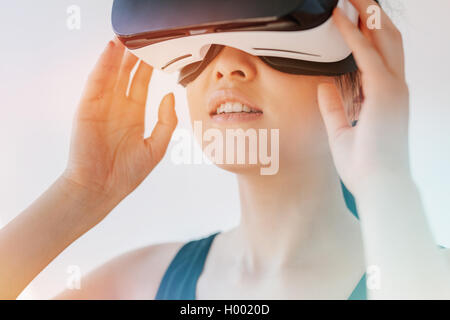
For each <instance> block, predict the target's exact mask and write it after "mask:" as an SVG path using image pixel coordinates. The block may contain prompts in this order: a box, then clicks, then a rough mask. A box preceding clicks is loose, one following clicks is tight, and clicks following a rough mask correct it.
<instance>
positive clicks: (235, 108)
mask: <svg viewBox="0 0 450 320" xmlns="http://www.w3.org/2000/svg"><path fill="white" fill-rule="evenodd" d="M216 112H217V114H221V113H233V112H236V113H238V112H248V113H250V112H255V111H252V109H250V107H248V106H246V105H243V104H242V103H239V102H226V103H222V104H221V105H220V107H218V108H217V111H216Z"/></svg>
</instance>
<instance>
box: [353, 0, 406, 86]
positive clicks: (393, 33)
mask: <svg viewBox="0 0 450 320" xmlns="http://www.w3.org/2000/svg"><path fill="white" fill-rule="evenodd" d="M350 1H351V2H352V3H353V5H354V6H355V8H356V9H357V10H358V11H359V15H360V17H361V22H362V23H361V31H362V33H363V34H364V35H365V36H366V38H368V39H370V40H371V41H372V43H373V45H374V47H375V48H376V50H377V51H378V52H379V54H380V55H381V57H382V59H383V61H384V63H385V65H386V66H387V68H388V69H389V70H391V71H392V72H393V73H394V74H396V75H397V76H399V77H402V78H404V76H405V67H404V65H405V63H404V50H403V40H402V36H401V33H400V31H399V30H398V29H397V27H396V26H395V25H394V23H393V22H392V20H391V19H390V18H389V16H388V15H387V14H386V12H385V11H384V10H383V9H382V8H381V7H380V6H379V5H378V4H377V3H376V2H375V1H373V0H350ZM372 6H373V8H376V11H373V10H368V9H369V8H370V7H372ZM378 14H379V16H380V23H381V26H380V27H379V28H369V26H368V24H369V22H370V21H371V20H373V19H374V18H376V15H378Z"/></svg>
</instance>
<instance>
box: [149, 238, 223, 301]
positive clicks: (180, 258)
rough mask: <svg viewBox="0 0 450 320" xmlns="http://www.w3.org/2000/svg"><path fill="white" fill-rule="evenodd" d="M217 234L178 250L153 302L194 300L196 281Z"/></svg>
mask: <svg viewBox="0 0 450 320" xmlns="http://www.w3.org/2000/svg"><path fill="white" fill-rule="evenodd" d="M217 234H219V232H216V233H213V234H211V235H209V236H208V237H205V238H202V239H197V240H192V241H189V242H188V243H186V244H184V245H183V246H182V247H181V248H180V250H178V252H177V254H176V255H175V257H174V258H173V260H172V261H171V263H170V265H169V267H168V268H167V270H166V272H165V274H164V276H163V278H162V280H161V283H160V285H159V288H158V292H157V293H156V296H155V300H195V298H196V296H195V293H196V287H197V280H198V278H199V277H200V274H201V273H202V271H203V267H204V264H205V261H206V257H207V255H208V252H209V248H210V246H211V243H212V241H213V240H214V237H215V236H216V235H217Z"/></svg>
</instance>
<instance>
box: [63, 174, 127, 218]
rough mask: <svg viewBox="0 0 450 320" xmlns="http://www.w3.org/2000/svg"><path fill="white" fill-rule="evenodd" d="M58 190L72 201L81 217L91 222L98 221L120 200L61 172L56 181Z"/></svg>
mask: <svg viewBox="0 0 450 320" xmlns="http://www.w3.org/2000/svg"><path fill="white" fill-rule="evenodd" d="M56 186H57V189H58V191H59V192H61V193H62V194H63V196H64V197H65V198H66V199H68V201H70V202H72V203H73V205H74V206H75V207H76V209H77V211H78V212H80V215H82V217H81V218H83V220H84V219H85V220H86V221H88V222H91V223H94V224H96V223H98V222H99V221H100V220H102V219H103V218H104V217H105V216H106V215H107V214H108V213H109V212H110V211H111V210H112V209H114V207H115V206H116V205H117V204H118V203H119V202H120V200H116V199H115V198H114V197H113V196H111V195H109V194H106V193H102V192H100V191H98V190H95V189H90V188H88V187H86V186H84V185H82V184H80V183H78V182H77V181H76V180H74V179H71V178H70V177H69V176H67V175H66V174H64V173H63V174H62V175H61V176H60V177H59V178H58V179H57V181H56Z"/></svg>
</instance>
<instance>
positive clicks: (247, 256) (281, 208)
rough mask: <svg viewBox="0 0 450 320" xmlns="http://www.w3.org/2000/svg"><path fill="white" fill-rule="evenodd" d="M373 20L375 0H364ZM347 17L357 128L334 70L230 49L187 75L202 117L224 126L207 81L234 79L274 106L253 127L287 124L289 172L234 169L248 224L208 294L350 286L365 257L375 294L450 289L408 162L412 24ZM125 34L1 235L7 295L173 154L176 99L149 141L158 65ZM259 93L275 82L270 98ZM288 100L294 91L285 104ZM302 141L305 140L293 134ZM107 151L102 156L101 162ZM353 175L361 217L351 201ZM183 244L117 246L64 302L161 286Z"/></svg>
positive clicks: (342, 292)
mask: <svg viewBox="0 0 450 320" xmlns="http://www.w3.org/2000/svg"><path fill="white" fill-rule="evenodd" d="M351 2H352V3H353V4H354V5H355V7H356V8H357V9H358V11H359V12H360V14H361V16H362V21H366V19H367V15H366V13H365V12H366V8H367V6H369V5H372V4H374V2H373V1H371V0H351ZM333 19H334V21H335V22H336V25H337V26H338V28H339V30H340V31H341V33H342V34H343V36H344V38H345V40H346V41H347V43H348V45H349V46H350V48H351V49H352V51H353V52H354V56H355V59H356V61H357V64H358V66H359V68H360V70H361V71H362V79H363V91H364V96H365V100H364V103H363V106H362V111H361V113H360V115H359V121H358V125H357V126H356V127H354V128H352V127H351V126H350V125H349V122H348V120H347V117H346V113H345V110H344V107H343V102H342V99H341V97H340V94H339V92H338V91H337V88H336V87H335V86H334V84H333V83H332V81H330V79H328V78H326V77H305V76H294V75H287V74H283V73H280V72H277V71H275V70H273V69H271V68H269V67H267V66H266V65H264V64H263V63H262V62H261V61H260V60H259V59H258V58H256V57H253V56H251V55H248V54H246V53H244V52H242V51H239V50H237V49H234V48H228V47H226V48H225V49H224V50H223V51H222V52H221V53H220V54H219V55H218V56H217V57H216V58H215V59H214V61H212V62H211V63H210V65H209V66H208V67H207V68H206V69H205V70H204V72H203V73H202V74H201V75H200V76H199V77H198V78H197V79H196V80H195V81H194V82H192V83H191V84H190V85H189V86H188V88H187V96H188V101H189V106H190V113H191V118H192V121H194V120H202V121H203V123H204V125H205V126H206V127H214V126H216V127H217V128H219V130H224V128H225V127H223V125H222V126H218V125H217V124H216V123H213V122H212V121H211V119H210V118H209V115H208V110H206V107H205V96H206V95H207V93H209V92H211V91H212V90H215V89H217V88H221V87H224V86H228V87H237V88H239V89H240V90H241V91H243V92H245V94H246V95H247V96H249V97H251V98H252V100H254V101H255V103H257V104H258V105H260V106H261V107H262V108H263V111H264V114H263V116H262V117H261V118H260V119H259V120H257V121H255V122H252V123H246V124H239V125H240V126H241V127H244V128H245V126H249V127H254V128H269V129H270V128H283V130H280V170H279V172H278V174H276V175H273V176H261V175H260V174H259V170H258V168H259V165H258V164H257V165H245V166H242V165H240V166H236V165H235V166H230V165H227V166H222V167H223V168H224V169H226V170H230V171H232V172H235V173H237V178H238V183H239V192H240V198H241V217H242V218H241V224H240V225H239V226H238V227H237V228H235V229H232V230H229V231H226V232H223V233H221V234H220V235H219V236H217V238H216V239H215V240H214V242H213V244H212V246H211V250H210V253H209V255H208V259H207V260H206V264H205V268H204V271H203V273H202V275H201V277H200V279H199V282H198V286H197V298H199V299H204V298H211V299H215V298H225V299H226V298H234V299H240V298H249V299H257V298H276V299H279V298H286V299H302V298H307V299H316V298H325V299H329V298H331V299H346V298H347V297H348V296H349V294H350V293H351V292H352V290H353V288H354V287H355V286H356V283H357V282H358V281H359V279H360V277H361V276H362V274H363V273H364V271H365V270H366V268H367V267H373V266H375V267H377V268H378V269H379V270H380V271H381V286H380V287H379V288H378V289H370V288H369V290H368V294H369V298H371V299H396V298H405V299H416V298H425V299H432V298H438V299H449V298H450V266H449V264H448V263H449V261H450V259H449V255H448V252H446V251H442V250H441V251H440V250H438V249H437V246H436V245H435V243H434V241H433V237H432V234H431V232H430V229H429V227H428V225H427V221H426V217H425V213H424V210H423V205H422V203H421V200H420V194H419V193H418V190H417V188H416V186H415V184H414V182H413V179H412V177H411V172H410V168H409V152H408V112H409V98H408V97H409V93H408V87H407V85H406V82H405V75H404V56H403V47H402V40H401V35H400V33H399V32H398V30H397V29H396V28H395V26H394V25H393V24H392V22H391V21H390V20H389V18H388V17H387V16H386V15H385V14H384V13H383V16H382V21H383V28H382V29H381V30H368V29H367V28H366V27H365V25H364V24H362V25H361V26H360V29H358V28H357V27H355V26H353V25H352V24H351V23H350V22H349V21H348V20H347V19H346V18H345V17H344V16H343V15H342V14H341V13H340V11H339V10H336V11H335V12H334V14H333ZM136 63H137V58H136V57H134V56H133V55H131V54H130V53H128V52H127V53H125V52H124V48H123V46H122V45H121V44H120V43H119V42H118V41H117V40H116V41H115V42H111V43H109V44H108V46H107V48H106V49H105V52H104V53H103V54H102V56H101V58H100V59H99V62H98V63H97V65H96V67H95V69H94V70H93V72H92V73H91V75H90V77H89V79H88V82H87V85H86V89H85V91H84V94H83V98H82V99H81V101H80V105H79V109H78V113H77V115H76V118H75V121H74V131H73V140H72V145H71V153H70V157H69V162H68V166H67V169H66V170H65V171H64V173H63V174H62V175H61V176H60V178H59V179H58V180H57V181H55V183H54V184H53V185H52V186H51V187H50V188H49V189H48V190H47V191H46V192H45V193H44V194H43V195H42V196H41V197H40V198H39V199H37V200H36V201H35V202H34V203H33V204H31V205H30V206H29V207H28V208H27V209H26V210H25V211H24V212H22V213H21V214H20V215H19V216H18V217H17V218H15V219H14V220H13V221H12V222H11V223H9V224H8V225H7V226H6V227H4V228H3V229H2V230H1V232H0V257H2V259H1V260H2V264H1V266H0V298H3V299H14V298H16V297H17V296H18V295H19V293H20V292H21V291H22V290H23V289H24V288H25V287H26V286H27V284H28V283H29V282H30V281H31V280H32V279H33V278H34V277H35V276H36V275H37V274H38V273H39V272H40V271H41V270H42V269H43V268H45V266H46V265H48V264H49V263H50V262H51V261H52V260H53V259H54V258H55V257H56V256H57V255H58V254H59V253H60V252H61V251H63V250H64V249H65V248H66V247H67V246H68V245H70V244H71V243H72V242H73V241H75V240H76V239H77V238H78V237H80V236H81V235H82V234H84V233H85V232H87V231H88V230H90V229H91V228H93V227H94V226H95V225H96V224H98V223H99V222H101V221H102V219H103V218H104V217H105V216H106V215H107V214H108V213H109V212H110V211H111V210H112V209H113V208H114V207H115V206H116V205H117V204H118V203H119V202H120V201H121V200H122V199H123V198H125V197H126V196H127V195H128V194H129V193H131V192H132V191H133V190H134V189H135V188H136V187H137V186H138V185H139V184H140V183H141V182H142V181H143V179H144V178H145V177H146V176H147V175H148V174H149V173H150V172H151V171H152V169H153V168H154V167H155V166H156V165H157V163H158V162H159V161H160V160H161V158H162V157H163V155H164V153H165V151H166V148H167V144H168V142H169V140H170V137H171V134H172V132H173V130H174V128H175V127H176V123H177V120H176V114H175V111H174V103H175V102H174V98H173V95H172V94H169V95H167V96H166V97H165V98H164V99H163V101H162V102H161V105H160V109H159V118H158V124H157V125H156V127H155V129H154V130H153V132H152V135H151V137H148V138H144V137H143V133H144V112H145V101H146V98H147V86H148V83H149V80H150V77H151V73H152V68H151V67H150V66H148V65H146V64H145V63H142V62H141V63H140V65H139V67H138V69H137V72H136V75H135V76H134V78H133V80H132V83H131V88H130V93H129V95H127V94H126V87H127V84H128V79H129V74H130V71H131V69H132V68H133V66H134V65H135V64H136ZM261 92H264V94H263V95H262V94H261ZM280 101H282V103H280ZM293 142H294V143H293ZM96 164H101V165H96ZM339 177H341V178H342V180H343V181H344V183H345V185H346V186H347V187H348V188H349V190H350V191H351V192H352V193H353V195H354V196H355V198H356V201H357V205H358V212H359V215H360V222H358V221H357V220H356V219H355V218H354V217H353V216H352V215H351V213H350V212H349V211H348V209H347V208H346V206H345V203H344V200H343V197H342V193H341V190H340V185H339V183H338V182H339V180H338V178H339ZM181 245H182V243H166V244H160V245H152V246H148V247H145V248H141V249H139V250H135V251H132V252H129V253H126V254H124V255H122V256H119V257H117V258H115V259H113V260H111V261H109V262H108V263H106V264H105V265H103V266H101V267H100V268H98V269H97V270H95V271H93V272H92V273H90V274H89V275H88V276H87V277H86V278H84V279H83V280H82V282H81V283H82V289H81V290H76V291H66V292H63V293H62V294H61V295H59V296H58V297H57V298H64V299H80V298H81V299H91V298H95V299H103V298H110V299H130V298H137V299H152V298H153V297H154V295H155V294H156V290H157V288H158V285H159V281H160V280H161V277H162V275H163V273H164V271H165V269H166V268H167V266H168V264H169V263H170V260H171V259H172V258H173V256H174V255H175V254H176V252H177V250H178V249H179V248H180V246H181Z"/></svg>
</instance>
